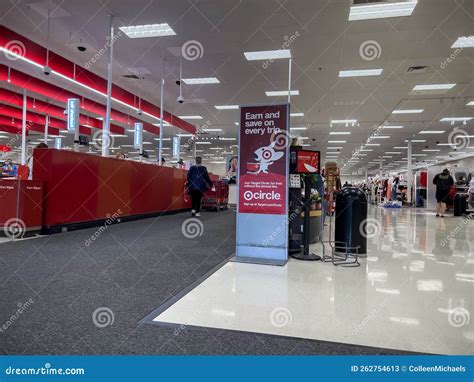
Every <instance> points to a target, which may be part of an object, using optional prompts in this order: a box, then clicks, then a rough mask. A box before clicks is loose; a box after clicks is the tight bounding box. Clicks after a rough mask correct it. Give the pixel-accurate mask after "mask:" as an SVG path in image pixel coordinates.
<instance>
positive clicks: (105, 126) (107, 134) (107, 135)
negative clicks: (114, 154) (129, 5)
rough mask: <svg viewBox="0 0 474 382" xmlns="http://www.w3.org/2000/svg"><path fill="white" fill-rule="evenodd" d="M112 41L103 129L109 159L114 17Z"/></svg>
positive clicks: (105, 154) (103, 145)
mask: <svg viewBox="0 0 474 382" xmlns="http://www.w3.org/2000/svg"><path fill="white" fill-rule="evenodd" d="M109 22H110V36H109V38H110V40H109V41H108V42H109V63H108V66H107V104H106V112H105V119H104V124H103V127H102V156H103V157H108V156H109V152H110V109H111V102H112V99H111V98H112V64H113V61H114V25H113V16H112V15H109Z"/></svg>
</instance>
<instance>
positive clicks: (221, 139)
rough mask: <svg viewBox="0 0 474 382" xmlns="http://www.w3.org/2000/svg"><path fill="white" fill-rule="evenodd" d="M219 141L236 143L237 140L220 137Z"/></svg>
mask: <svg viewBox="0 0 474 382" xmlns="http://www.w3.org/2000/svg"><path fill="white" fill-rule="evenodd" d="M219 140H220V141H236V140H237V138H227V137H220V138H219Z"/></svg>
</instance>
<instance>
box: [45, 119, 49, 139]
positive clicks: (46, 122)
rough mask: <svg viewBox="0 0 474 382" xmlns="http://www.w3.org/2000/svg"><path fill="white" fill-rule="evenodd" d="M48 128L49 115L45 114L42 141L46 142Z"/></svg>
mask: <svg viewBox="0 0 474 382" xmlns="http://www.w3.org/2000/svg"><path fill="white" fill-rule="evenodd" d="M48 130H49V115H47V116H46V121H45V123H44V143H45V144H46V145H47V144H48Z"/></svg>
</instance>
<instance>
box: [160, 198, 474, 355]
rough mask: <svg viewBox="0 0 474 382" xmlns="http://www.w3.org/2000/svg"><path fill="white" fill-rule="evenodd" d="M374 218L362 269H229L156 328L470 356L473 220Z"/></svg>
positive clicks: (292, 264)
mask: <svg viewBox="0 0 474 382" xmlns="http://www.w3.org/2000/svg"><path fill="white" fill-rule="evenodd" d="M369 218H372V219H375V220H374V222H375V223H374V224H379V226H378V227H376V228H378V229H379V234H376V235H374V237H373V238H369V240H368V256H367V259H361V263H362V266H360V267H359V268H341V267H335V266H333V265H332V264H330V263H321V262H303V261H296V260H290V261H289V262H288V264H287V265H286V266H284V267H275V266H263V265H252V264H242V263H228V264H226V265H225V266H224V267H222V268H221V269H220V270H218V271H217V272H216V273H214V274H213V275H212V276H211V277H209V278H208V279H207V280H205V281H204V282H203V283H202V284H201V285H199V286H198V287H196V288H195V289H194V290H192V291H191V292H190V293H188V294H187V295H186V296H184V297H183V298H182V299H180V300H179V301H178V302H177V303H175V304H174V305H173V306H171V307H170V308H169V309H168V310H166V311H165V312H163V313H161V314H160V315H159V316H158V317H156V318H155V319H154V321H161V322H168V323H177V324H185V325H195V326H205V327H214V328H223V329H233V330H242V331H250V332H258V333H268V334H277V335H282V336H291V337H301V338H310V339H319V340H327V341H335V342H344V343H352V344H361V345H368V346H376V347H384V348H392V349H401V350H408V351H419V352H428V353H440V354H473V353H474V352H473V349H474V326H473V321H474V317H470V315H471V314H473V312H474V311H473V306H474V301H473V300H474V294H473V290H474V288H473V286H474V270H473V266H474V219H472V220H468V219H466V218H454V217H446V218H444V219H442V218H436V217H435V216H434V213H431V212H426V211H419V210H410V209H402V210H388V209H383V208H379V207H372V208H370V210H369ZM377 222H378V223H377ZM448 238H449V239H448ZM319 249H320V247H319V246H318V245H316V246H315V248H314V249H313V250H314V251H315V252H318V251H319Z"/></svg>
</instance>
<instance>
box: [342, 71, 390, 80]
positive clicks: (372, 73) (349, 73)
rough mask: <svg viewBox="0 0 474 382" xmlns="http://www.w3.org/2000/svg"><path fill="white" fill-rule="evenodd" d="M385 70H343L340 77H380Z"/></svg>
mask: <svg viewBox="0 0 474 382" xmlns="http://www.w3.org/2000/svg"><path fill="white" fill-rule="evenodd" d="M382 72H383V69H360V70H341V71H339V77H341V78H342V77H368V76H380V75H381V74H382Z"/></svg>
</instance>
